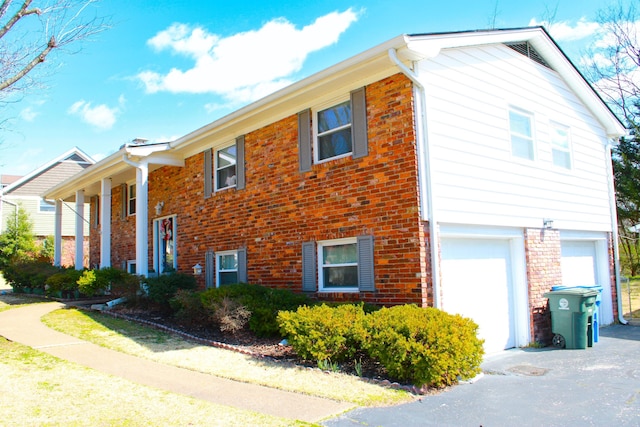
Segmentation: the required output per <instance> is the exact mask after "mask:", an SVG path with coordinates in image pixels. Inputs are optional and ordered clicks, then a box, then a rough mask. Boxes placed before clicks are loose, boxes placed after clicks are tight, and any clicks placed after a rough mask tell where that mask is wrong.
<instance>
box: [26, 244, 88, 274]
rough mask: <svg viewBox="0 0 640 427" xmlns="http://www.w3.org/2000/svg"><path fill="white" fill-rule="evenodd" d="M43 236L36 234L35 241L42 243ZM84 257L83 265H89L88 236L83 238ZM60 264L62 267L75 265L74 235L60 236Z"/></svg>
mask: <svg viewBox="0 0 640 427" xmlns="http://www.w3.org/2000/svg"><path fill="white" fill-rule="evenodd" d="M44 240H45V237H42V236H38V237H37V239H36V241H37V242H38V244H40V245H41V244H42V242H43V241H44ZM83 245H84V252H83V253H84V259H83V265H84V266H85V267H89V237H85V238H84V242H83ZM60 265H62V266H64V267H73V266H75V265H76V238H75V237H74V236H62V255H61V257H60Z"/></svg>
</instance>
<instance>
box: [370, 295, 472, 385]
mask: <svg viewBox="0 0 640 427" xmlns="http://www.w3.org/2000/svg"><path fill="white" fill-rule="evenodd" d="M367 320H368V322H367V330H368V336H367V339H366V340H365V341H364V342H363V347H364V348H365V350H366V351H367V353H368V354H369V355H370V356H371V357H373V358H374V359H377V360H379V361H380V362H381V363H382V364H383V365H384V367H385V368H386V369H387V371H388V372H389V374H390V375H392V376H394V377H396V378H398V379H400V380H404V381H410V382H411V383H412V384H414V385H416V386H423V385H428V386H433V387H442V386H446V385H451V384H455V383H457V382H458V380H459V379H469V378H473V377H474V376H475V375H477V374H478V373H480V363H482V356H483V354H484V349H483V347H482V344H483V340H480V339H478V338H477V332H478V325H477V324H476V323H475V322H473V320H471V319H468V318H464V317H462V316H460V315H457V314H456V315H452V314H449V313H446V312H444V311H441V310H438V309H436V308H433V307H427V308H420V307H417V306H415V305H403V306H396V307H392V308H383V309H381V310H380V311H377V312H375V313H372V314H371V315H370V316H368V318H367Z"/></svg>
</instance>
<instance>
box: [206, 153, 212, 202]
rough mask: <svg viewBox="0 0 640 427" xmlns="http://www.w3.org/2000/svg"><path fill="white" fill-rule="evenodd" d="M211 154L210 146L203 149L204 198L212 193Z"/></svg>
mask: <svg viewBox="0 0 640 427" xmlns="http://www.w3.org/2000/svg"><path fill="white" fill-rule="evenodd" d="M212 161H213V155H212V150H211V148H207V149H206V150H204V198H205V199H208V198H209V197H211V193H213V169H212V164H211V163H212Z"/></svg>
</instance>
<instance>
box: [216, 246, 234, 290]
mask: <svg viewBox="0 0 640 427" xmlns="http://www.w3.org/2000/svg"><path fill="white" fill-rule="evenodd" d="M216 267H217V270H216V279H217V280H216V283H217V284H218V287H220V286H223V285H231V284H234V283H238V252H237V251H227V252H219V253H218V254H217V255H216Z"/></svg>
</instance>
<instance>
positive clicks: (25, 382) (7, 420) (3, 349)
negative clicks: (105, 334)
mask: <svg viewBox="0 0 640 427" xmlns="http://www.w3.org/2000/svg"><path fill="white" fill-rule="evenodd" d="M0 354H2V357H0V378H2V381H0V396H2V405H0V424H2V425H3V426H7V427H13V426H16V427H18V426H20V427H21V426H65V427H66V426H131V427H138V426H140V427H146V426H151V425H153V426H258V425H259V426H288V425H297V426H302V425H307V426H308V425H309V424H306V423H300V422H296V421H292V420H286V419H282V418H277V417H272V416H268V415H263V414H258V413H255V412H250V411H243V410H239V409H235V408H230V407H227V406H222V405H216V404H213V403H209V402H205V401H202V400H197V399H193V398H190V397H186V396H182V395H178V394H174V393H169V392H165V391H161V390H157V389H153V388H151V387H146V386H141V385H138V384H135V383H132V382H129V381H127V380H124V379H122V378H118V377H114V376H110V375H107V374H103V373H101V372H98V371H95V370H93V369H89V368H85V367H82V366H79V365H76V364H73V363H70V362H66V361H63V360H60V359H58V358H56V357H53V356H50V355H48V354H46V353H42V352H40V351H37V350H34V349H32V348H30V347H26V346H23V345H21V344H17V343H14V342H10V341H7V340H6V339H4V338H1V337H0Z"/></svg>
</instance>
